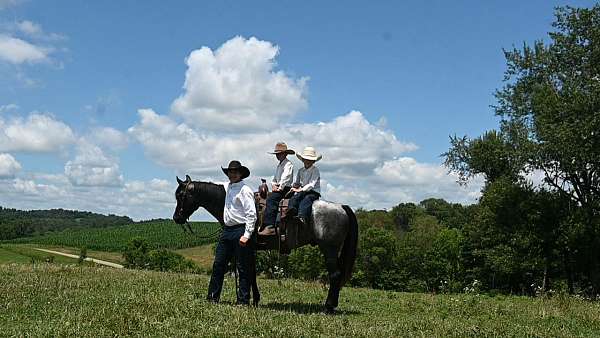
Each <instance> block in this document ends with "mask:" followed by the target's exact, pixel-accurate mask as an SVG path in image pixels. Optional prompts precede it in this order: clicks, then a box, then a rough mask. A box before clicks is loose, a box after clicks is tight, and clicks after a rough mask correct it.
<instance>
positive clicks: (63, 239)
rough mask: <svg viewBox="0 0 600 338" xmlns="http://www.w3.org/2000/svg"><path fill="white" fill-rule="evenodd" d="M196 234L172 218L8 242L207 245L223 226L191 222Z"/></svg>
mask: <svg viewBox="0 0 600 338" xmlns="http://www.w3.org/2000/svg"><path fill="white" fill-rule="evenodd" d="M190 224H191V226H192V228H193V229H194V232H195V233H194V234H189V233H185V232H183V230H182V229H181V227H180V226H179V225H177V224H175V223H174V222H173V221H158V222H142V223H134V224H128V225H123V226H118V227H108V228H99V229H73V230H65V231H61V232H53V233H47V234H45V235H41V236H35V237H24V238H18V239H15V240H11V241H8V242H9V243H32V244H44V245H56V246H67V247H72V248H81V247H84V246H85V247H87V248H88V249H92V250H99V251H119V252H121V251H124V250H125V248H126V247H127V243H128V242H129V241H130V240H131V239H132V238H134V237H141V238H144V239H146V240H147V241H148V244H149V245H150V248H166V249H183V248H189V247H194V246H199V245H203V244H207V243H209V242H211V241H213V240H214V239H211V238H207V237H206V236H207V235H209V234H211V233H214V232H215V231H216V230H218V229H219V227H220V225H219V224H218V223H213V222H192V223H190Z"/></svg>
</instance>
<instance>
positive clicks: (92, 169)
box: [65, 139, 123, 186]
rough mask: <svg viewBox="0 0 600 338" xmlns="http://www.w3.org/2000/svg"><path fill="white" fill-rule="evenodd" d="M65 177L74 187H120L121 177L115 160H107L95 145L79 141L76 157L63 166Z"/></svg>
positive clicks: (121, 183) (83, 140)
mask: <svg viewBox="0 0 600 338" xmlns="http://www.w3.org/2000/svg"><path fill="white" fill-rule="evenodd" d="M65 176H67V178H68V179H69V181H70V182H71V183H72V184H73V185H75V186H121V185H123V175H121V173H120V171H119V164H118V163H117V159H115V158H109V157H108V156H106V154H104V152H103V151H102V149H100V147H98V146H97V145H94V144H92V143H90V142H88V141H87V140H85V139H81V140H80V141H79V144H78V145H77V156H76V157H75V159H74V160H72V161H68V162H67V163H66V164H65Z"/></svg>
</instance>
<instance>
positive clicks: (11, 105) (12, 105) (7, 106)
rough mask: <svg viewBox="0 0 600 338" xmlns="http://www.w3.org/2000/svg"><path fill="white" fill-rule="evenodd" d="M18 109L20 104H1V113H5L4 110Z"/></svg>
mask: <svg viewBox="0 0 600 338" xmlns="http://www.w3.org/2000/svg"><path fill="white" fill-rule="evenodd" d="M17 109H19V106H18V105H16V104H14V103H9V104H5V105H2V106H0V114H1V113H4V112H9V111H13V110H17Z"/></svg>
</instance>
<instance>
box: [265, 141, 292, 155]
mask: <svg viewBox="0 0 600 338" xmlns="http://www.w3.org/2000/svg"><path fill="white" fill-rule="evenodd" d="M279 153H286V154H288V155H293V154H295V153H296V152H295V151H293V150H292V149H288V147H287V144H285V142H278V143H277V144H276V145H275V150H273V152H272V153H269V154H279Z"/></svg>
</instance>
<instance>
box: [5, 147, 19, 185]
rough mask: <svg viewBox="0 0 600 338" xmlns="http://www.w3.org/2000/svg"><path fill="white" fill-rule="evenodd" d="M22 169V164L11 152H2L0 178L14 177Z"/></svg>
mask: <svg viewBox="0 0 600 338" xmlns="http://www.w3.org/2000/svg"><path fill="white" fill-rule="evenodd" d="M19 170H21V164H20V163H19V162H17V160H15V158H14V157H12V155H11V154H1V153H0V179H3V178H12V177H14V176H15V174H16V173H17V172H19Z"/></svg>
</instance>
